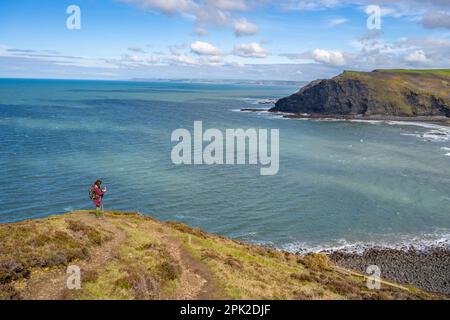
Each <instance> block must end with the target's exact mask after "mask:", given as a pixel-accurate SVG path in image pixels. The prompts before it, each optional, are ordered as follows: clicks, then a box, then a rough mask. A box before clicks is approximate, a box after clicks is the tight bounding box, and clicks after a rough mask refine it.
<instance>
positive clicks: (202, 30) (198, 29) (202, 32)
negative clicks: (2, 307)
mask: <svg viewBox="0 0 450 320" xmlns="http://www.w3.org/2000/svg"><path fill="white" fill-rule="evenodd" d="M194 32H195V34H196V35H198V36H200V37H205V36H207V35H208V34H209V32H208V30H206V29H205V28H203V27H196V28H195V30H194Z"/></svg>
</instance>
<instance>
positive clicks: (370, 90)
mask: <svg viewBox="0 0 450 320" xmlns="http://www.w3.org/2000/svg"><path fill="white" fill-rule="evenodd" d="M270 111H271V112H289V113H295V114H310V115H316V116H317V115H320V116H339V117H342V116H345V117H347V116H348V117H445V118H450V70H375V71H373V72H353V71H345V72H344V73H342V74H340V75H339V76H337V77H335V78H332V79H325V80H316V81H313V82H311V83H310V84H308V85H307V86H305V87H303V88H302V89H301V90H300V91H298V92H297V93H295V94H293V95H291V96H289V97H287V98H283V99H281V100H279V101H278V102H277V103H276V105H275V107H274V108H272V109H271V110H270Z"/></svg>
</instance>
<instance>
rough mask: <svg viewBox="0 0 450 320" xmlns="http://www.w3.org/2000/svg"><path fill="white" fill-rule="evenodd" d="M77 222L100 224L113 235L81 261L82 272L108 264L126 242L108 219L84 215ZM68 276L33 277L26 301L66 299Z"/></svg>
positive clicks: (63, 273)
mask: <svg viewBox="0 0 450 320" xmlns="http://www.w3.org/2000/svg"><path fill="white" fill-rule="evenodd" d="M77 220H80V221H82V222H84V223H87V224H91V225H92V224H97V223H100V224H101V227H102V228H103V229H105V230H107V231H109V232H111V234H112V235H113V238H112V239H111V240H109V241H107V242H106V243H105V244H103V245H102V246H100V247H98V248H96V249H94V250H93V251H92V252H91V254H90V258H89V259H88V260H86V261H81V262H79V263H78V264H77V266H79V267H80V268H81V270H82V272H88V271H90V270H94V269H97V268H99V267H100V266H102V265H103V264H105V263H106V262H108V260H109V259H111V257H113V256H114V255H115V254H116V252H117V250H118V249H119V247H120V245H121V244H122V243H123V242H124V241H125V240H126V234H125V232H124V231H122V230H120V229H119V228H117V227H116V226H115V225H114V224H113V223H111V222H109V221H108V218H103V219H101V220H98V219H97V218H95V217H94V216H93V215H91V214H88V213H83V214H79V215H77ZM66 282H67V274H66V272H65V270H63V271H61V270H58V271H55V272H52V273H46V274H45V276H44V277H39V276H37V277H36V278H35V279H33V277H32V278H31V280H30V281H29V283H28V284H27V288H26V290H25V294H24V297H23V298H24V299H26V300H29V299H32V300H59V299H63V298H64V293H65V291H66V289H67V284H66Z"/></svg>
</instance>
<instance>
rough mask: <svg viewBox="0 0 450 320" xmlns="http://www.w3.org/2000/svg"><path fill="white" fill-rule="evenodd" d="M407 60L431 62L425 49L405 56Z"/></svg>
mask: <svg viewBox="0 0 450 320" xmlns="http://www.w3.org/2000/svg"><path fill="white" fill-rule="evenodd" d="M405 61H406V62H413V63H424V64H427V63H429V59H428V58H427V56H426V54H425V52H424V51H423V50H417V51H414V52H412V53H410V54H409V55H407V56H406V57H405Z"/></svg>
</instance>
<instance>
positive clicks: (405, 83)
mask: <svg viewBox="0 0 450 320" xmlns="http://www.w3.org/2000/svg"><path fill="white" fill-rule="evenodd" d="M334 79H335V80H336V81H344V80H346V79H354V80H359V81H361V82H362V83H364V84H366V86H367V87H368V88H369V90H370V92H371V95H372V96H373V97H376V99H377V100H379V101H380V102H382V103H384V104H386V105H393V106H398V107H399V108H401V110H402V111H404V112H405V113H406V114H407V115H410V116H413V115H414V114H413V113H414V112H413V109H412V106H411V104H410V103H409V102H408V101H407V100H406V99H405V94H406V93H408V92H415V93H417V94H424V95H428V96H434V97H436V98H438V99H442V100H443V101H445V102H446V105H450V69H436V70H433V69H430V70H406V69H398V70H375V71H374V72H357V71H345V72H344V73H343V74H341V75H339V76H337V77H335V78H334Z"/></svg>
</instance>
